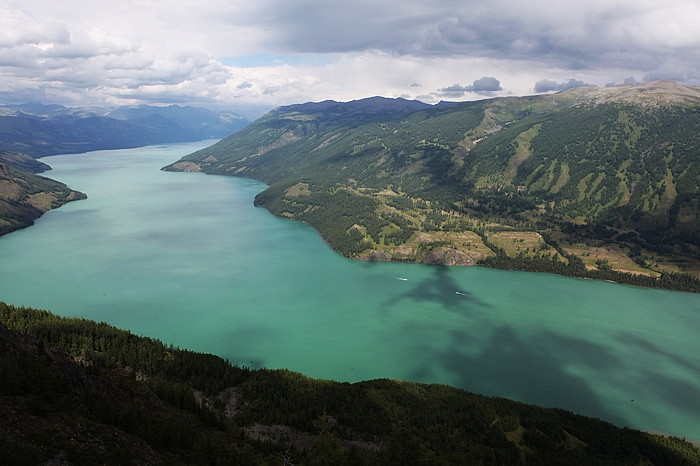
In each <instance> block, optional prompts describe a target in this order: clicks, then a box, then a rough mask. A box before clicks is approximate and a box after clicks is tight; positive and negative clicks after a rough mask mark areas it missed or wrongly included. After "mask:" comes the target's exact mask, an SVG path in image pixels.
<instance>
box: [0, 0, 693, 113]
mask: <svg viewBox="0 0 700 466" xmlns="http://www.w3.org/2000/svg"><path fill="white" fill-rule="evenodd" d="M14 5H15V6H5V7H2V6H0V93H4V94H3V95H12V94H13V93H16V94H17V95H19V94H22V95H25V94H27V95H31V93H32V92H36V95H37V97H42V98H43V99H51V98H53V99H55V100H56V101H60V103H70V102H67V100H70V99H73V100H79V99H83V100H84V99H85V98H88V97H89V98H90V99H93V100H101V101H110V100H119V99H134V101H136V100H137V99H149V102H153V101H154V100H157V99H159V98H162V99H164V100H163V103H167V102H169V101H170V100H167V99H175V98H177V99H185V100H186V99H191V100H192V101H197V102H201V101H203V100H206V99H217V100H219V101H224V100H227V101H228V102H240V99H243V98H245V99H258V100H256V101H255V103H256V104H259V103H260V102H263V101H264V102H266V103H268V104H269V105H270V106H276V105H279V104H280V101H281V100H285V101H284V102H283V103H292V102H293V101H298V100H317V99H318V98H336V99H338V98H348V100H350V99H352V98H359V97H363V96H367V95H372V94H376V93H383V95H386V96H392V97H394V96H399V95H413V96H414V98H415V97H417V96H416V92H418V91H419V89H418V86H417V85H416V84H417V83H420V84H421V86H422V87H423V88H425V90H426V91H427V90H428V89H439V91H437V92H436V93H434V94H432V98H436V97H439V96H445V97H449V98H473V97H474V95H473V94H480V95H493V94H494V93H496V92H500V91H502V90H503V88H502V86H501V82H500V81H499V80H497V79H496V78H489V77H488V76H492V75H493V74H497V75H498V76H500V77H502V79H503V80H504V81H503V82H504V85H503V86H504V87H506V88H508V90H509V92H515V93H521V94H522V93H528V92H531V90H530V89H528V84H529V83H532V82H534V81H535V80H536V79H537V78H538V77H539V76H552V77H556V79H557V80H561V79H562V78H563V77H566V76H582V77H585V79H586V81H595V82H598V83H599V84H602V83H611V82H614V81H617V82H620V81H621V80H623V79H625V78H624V77H625V76H630V75H634V76H640V77H643V78H642V79H644V80H652V79H674V80H677V81H679V82H682V83H684V84H689V85H700V34H698V32H697V24H700V5H699V4H697V2H688V1H687V0H668V1H666V2H658V1H657V0H615V1H612V2H610V1H609V0H607V1H606V0H589V1H587V2H579V3H574V4H563V3H562V2H561V1H560V0H557V1H554V0H541V1H539V2H537V3H536V4H534V5H533V4H529V3H526V2H525V3H523V2H520V3H517V2H512V1H510V0H491V1H490V2H488V3H486V4H485V3H483V2H479V1H477V0H460V1H457V0H445V1H443V2H429V3H426V2H423V1H419V0H402V1H400V2H399V1H398V0H356V1H354V2H328V1H325V0H300V1H298V2H289V1H288V0H285V1H283V0H257V1H256V2H227V1H224V0H213V1H212V2H210V3H209V4H208V5H207V8H201V7H200V6H199V3H198V2H195V1H194V0H171V2H170V3H169V5H170V7H169V8H168V9H166V10H163V9H162V7H160V6H159V5H157V4H156V3H154V2H142V1H139V0H122V1H120V2H102V3H98V2H92V3H90V2H87V3H85V2H79V1H76V0H65V1H63V2H55V1H50V0H23V2H22V3H21V8H20V7H18V6H16V5H18V4H14ZM163 37H167V38H168V40H167V41H164V40H163ZM240 55H252V56H255V55H261V56H284V57H285V60H283V62H281V63H279V64H278V63H273V64H272V65H270V66H269V67H268V68H269V69H267V70H261V69H260V67H256V65H246V64H241V63H244V62H245V61H243V62H240V61H239V65H238V66H233V65H231V66H230V67H225V66H224V65H223V64H222V63H227V64H232V63H236V60H233V58H235V57H236V56H240ZM313 57H316V58H315V61H314V60H312V58H313ZM228 58H232V59H231V60H227V59H228ZM278 65H279V66H278ZM464 70H469V73H470V74H472V75H476V76H484V77H483V78H480V79H477V80H475V81H474V82H473V83H472V84H460V83H461V82H462V81H460V79H461V76H463V74H464ZM405 76H411V79H412V80H415V82H413V84H411V81H408V82H407V81H405ZM450 82H454V83H457V84H454V85H452V86H447V87H443V88H439V86H440V85H441V84H446V83H450ZM585 84H586V83H585V82H583V81H580V80H577V79H572V80H569V81H568V82H566V81H565V82H558V81H548V80H541V81H539V82H538V83H537V84H536V86H535V90H536V91H537V92H548V91H552V90H563V89H567V88H570V87H575V86H578V85H585ZM440 93H441V94H440ZM61 99H63V100H61ZM179 101H180V100H179ZM95 103H99V102H95Z"/></svg>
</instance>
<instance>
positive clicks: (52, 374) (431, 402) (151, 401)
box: [0, 303, 700, 465]
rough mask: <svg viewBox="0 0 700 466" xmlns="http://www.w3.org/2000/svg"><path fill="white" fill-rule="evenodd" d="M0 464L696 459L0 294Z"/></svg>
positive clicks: (589, 429) (609, 429) (664, 444)
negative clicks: (166, 340)
mask: <svg viewBox="0 0 700 466" xmlns="http://www.w3.org/2000/svg"><path fill="white" fill-rule="evenodd" d="M0 419H2V422H0V463H2V464H41V463H45V462H49V461H52V462H53V463H52V464H59V463H60V464H161V463H165V464H245V465H252V464H368V465H369V464H372V465H374V464H430V465H439V464H537V465H541V464H559V465H561V464H567V465H570V464H571V465H574V464H581V465H589V464H610V465H613V464H629V465H638V464H654V465H662V464H668V465H697V464H700V450H698V449H697V448H695V447H694V446H693V445H692V444H691V443H689V442H687V441H685V440H684V439H679V438H676V437H664V436H659V435H652V434H649V433H644V432H640V431H636V430H631V429H620V428H617V427H615V426H613V425H611V424H609V423H606V422H604V421H601V420H597V419H592V418H587V417H583V416H578V415H575V414H572V413H570V412H567V411H563V410H558V409H545V408H539V407H536V406H531V405H526V404H522V403H518V402H514V401H510V400H506V399H502V398H492V397H485V396H481V395H476V394H473V393H468V392H465V391H462V390H458V389H455V388H451V387H447V386H442V385H424V384H416V383H407V382H401V381H397V380H372V381H366V382H360V383H355V384H349V383H338V382H331V381H325V380H314V379H310V378H308V377H305V376H303V375H301V374H297V373H293V372H290V371H286V370H264V369H263V370H250V369H246V368H240V367H235V366H231V365H230V364H229V363H228V362H226V361H224V360H222V359H221V358H218V357H216V356H212V355H206V354H199V353H194V352H191V351H186V350H181V349H178V348H174V347H172V345H171V346H166V345H164V344H163V343H161V342H159V341H157V340H153V339H151V338H145V337H139V336H136V335H133V334H131V333H129V332H126V331H123V330H118V329H116V328H114V327H111V326H109V325H107V324H104V323H99V324H98V323H95V322H92V321H88V320H83V319H74V318H63V317H58V316H55V315H52V314H50V313H49V312H46V311H38V310H33V309H27V308H18V307H13V306H8V305H6V304H4V303H0Z"/></svg>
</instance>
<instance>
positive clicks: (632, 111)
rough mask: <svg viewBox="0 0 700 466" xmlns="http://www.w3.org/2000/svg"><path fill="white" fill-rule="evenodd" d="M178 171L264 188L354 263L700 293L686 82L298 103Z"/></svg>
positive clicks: (697, 103)
mask: <svg viewBox="0 0 700 466" xmlns="http://www.w3.org/2000/svg"><path fill="white" fill-rule="evenodd" d="M165 169H167V170H176V171H177V170H179V171H203V172H206V173H210V174H222V175H236V176H245V177H250V178H255V179H258V180H261V181H263V182H265V183H267V184H268V185H269V188H268V189H267V190H266V191H264V192H263V193H261V194H260V195H258V197H257V198H256V204H258V205H262V206H265V207H267V208H268V209H269V210H270V211H272V212H273V213H275V214H276V215H280V216H284V217H289V218H293V219H297V220H300V221H304V222H308V223H309V224H311V225H312V226H314V227H315V228H317V229H318V230H319V231H320V232H321V234H322V235H323V237H324V238H325V239H326V240H327V241H328V243H329V244H330V245H331V246H332V247H333V248H334V249H335V250H337V251H339V252H341V253H343V254H345V255H347V256H349V257H355V258H358V259H365V260H393V261H406V262H425V263H440V264H450V265H471V264H478V263H480V264H483V265H488V266H495V267H505V268H518V269H524V270H540V271H541V270H544V271H549V272H555V273H565V274H567V275H571V276H577V277H587V278H603V279H608V280H614V281H620V282H624V283H630V284H640V285H644V286H662V287H666V288H673V289H682V290H689V291H700V280H699V279H698V277H700V182H699V181H700V90H699V89H698V88H690V87H685V86H682V85H679V84H677V83H673V82H653V83H645V84H639V85H632V86H615V87H611V88H578V89H572V90H569V91H566V92H562V93H559V94H553V95H541V96H532V97H508V98H497V99H489V100H484V101H479V102H464V103H458V104H442V105H437V106H432V107H428V106H426V105H425V104H422V103H420V102H409V101H406V100H402V99H382V98H371V99H364V100H360V101H353V102H347V103H338V102H331V101H327V102H320V103H314V104H301V105H292V106H288V107H281V108H278V109H276V110H274V111H272V112H270V113H269V114H267V115H265V116H264V117H262V118H260V119H259V120H257V121H256V122H254V123H253V124H251V125H249V126H248V127H246V128H245V129H244V130H242V131H240V132H238V133H236V134H234V135H232V136H229V137H228V138H226V139H223V140H222V141H220V142H219V143H217V144H215V145H213V146H211V147H209V148H206V149H203V150H201V151H199V152H196V153H194V154H191V155H188V156H186V157H184V158H183V159H182V160H180V161H178V162H176V163H174V164H172V165H170V166H169V167H166V168H165Z"/></svg>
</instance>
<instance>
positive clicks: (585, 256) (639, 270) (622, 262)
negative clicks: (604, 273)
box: [563, 244, 660, 277]
mask: <svg viewBox="0 0 700 466" xmlns="http://www.w3.org/2000/svg"><path fill="white" fill-rule="evenodd" d="M563 249H564V251H566V252H567V253H569V254H575V255H577V256H578V257H580V258H581V260H583V263H584V264H585V265H586V268H587V269H589V270H593V269H596V268H598V262H599V261H600V262H603V263H607V264H609V265H610V266H611V267H612V268H613V270H617V271H620V272H628V273H633V274H640V275H648V276H651V277H658V276H659V275H660V274H659V273H658V272H655V271H653V270H650V269H646V268H644V267H642V266H641V265H639V264H637V263H636V262H634V261H633V260H632V259H631V258H630V257H629V256H628V255H627V253H626V252H625V251H624V250H622V249H620V248H618V247H616V246H605V247H592V246H586V245H585V244H573V245H570V246H565V247H564V248H563Z"/></svg>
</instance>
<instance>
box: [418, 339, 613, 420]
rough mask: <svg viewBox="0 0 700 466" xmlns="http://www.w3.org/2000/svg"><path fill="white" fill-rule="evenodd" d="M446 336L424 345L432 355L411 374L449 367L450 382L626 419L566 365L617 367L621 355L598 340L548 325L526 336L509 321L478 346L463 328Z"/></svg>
mask: <svg viewBox="0 0 700 466" xmlns="http://www.w3.org/2000/svg"><path fill="white" fill-rule="evenodd" d="M449 338H450V342H449V343H448V344H447V345H445V346H443V347H442V349H435V348H425V351H428V352H432V355H431V357H429V358H425V359H421V360H422V361H429V362H426V363H425V364H424V365H423V366H421V367H416V368H415V370H414V372H413V374H412V375H411V377H412V378H413V380H427V379H429V378H430V374H433V373H434V372H435V371H436V370H437V371H440V372H447V373H448V376H449V377H450V378H451V379H452V380H454V381H455V382H453V383H452V384H453V385H457V386H459V387H461V388H464V389H466V390H469V391H472V392H476V393H482V394H485V395H491V396H503V397H506V398H511V399H515V400H520V401H524V402H526V403H534V404H537V405H540V406H545V407H558V408H563V409H567V410H571V411H573V412H576V413H579V414H584V415H588V416H595V417H599V418H602V419H605V420H607V421H609V422H613V423H615V424H618V425H626V424H627V423H626V420H625V419H624V417H623V416H622V415H621V414H620V413H614V412H612V411H610V410H609V409H607V408H606V407H605V406H603V404H602V403H601V400H600V399H599V396H598V395H597V394H596V393H595V391H594V390H593V389H592V387H591V386H590V384H589V383H588V382H587V381H586V380H585V379H584V378H583V377H582V376H578V375H576V374H575V373H572V371H571V370H567V365H571V366H584V367H587V368H588V367H593V368H597V369H596V370H601V369H602V370H604V371H610V372H612V371H615V370H616V369H617V368H618V367H619V365H620V363H619V361H618V360H617V359H616V358H615V356H614V355H613V354H611V353H610V352H609V351H608V350H607V349H605V348H604V347H602V346H599V345H595V344H592V343H590V342H587V341H584V340H580V339H575V338H566V337H562V336H560V335H556V334H553V333H551V332H547V331H544V332H540V333H539V334H536V335H534V336H533V337H532V338H529V337H528V339H524V338H523V337H521V336H520V335H519V334H518V333H517V332H516V331H514V330H513V329H512V328H510V327H507V326H501V327H499V328H497V329H495V330H494V332H493V333H492V335H491V336H490V338H489V339H488V340H487V341H486V342H485V344H484V345H482V346H481V347H480V348H478V350H477V351H476V352H475V351H473V348H470V346H471V345H470V343H469V341H468V339H469V338H470V334H469V333H468V332H467V331H462V330H454V331H452V332H451V333H450V335H449ZM533 340H534V341H536V342H537V343H536V344H533Z"/></svg>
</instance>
